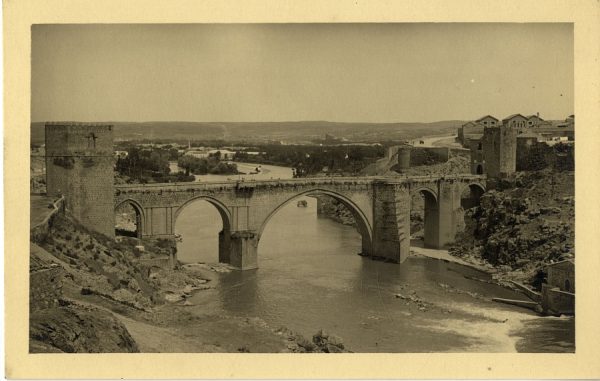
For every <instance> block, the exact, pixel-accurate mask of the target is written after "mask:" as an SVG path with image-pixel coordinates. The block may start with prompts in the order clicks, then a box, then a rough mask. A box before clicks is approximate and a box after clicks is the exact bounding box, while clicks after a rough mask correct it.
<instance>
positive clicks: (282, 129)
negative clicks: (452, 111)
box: [31, 120, 465, 144]
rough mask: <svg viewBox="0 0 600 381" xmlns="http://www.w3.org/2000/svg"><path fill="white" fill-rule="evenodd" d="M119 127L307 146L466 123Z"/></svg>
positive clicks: (136, 134) (161, 135)
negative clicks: (326, 139)
mask: <svg viewBox="0 0 600 381" xmlns="http://www.w3.org/2000/svg"><path fill="white" fill-rule="evenodd" d="M107 123H110V124H113V125H114V126H115V139H117V140H134V139H151V140H187V139H191V140H212V139H223V140H226V141H252V142H261V141H268V140H283V141H287V142H306V141H310V140H312V139H316V138H323V137H324V136H325V134H326V133H327V134H331V135H334V136H336V137H339V138H342V137H343V138H346V139H348V140H349V141H354V142H377V141H381V140H396V139H413V138H417V137H420V136H425V135H437V134H446V133H450V132H456V129H457V128H458V127H460V126H461V125H462V124H464V123H465V122H464V121H460V120H449V121H441V122H433V123H339V122H326V121H302V122H139V123H136V122H107ZM31 142H32V143H36V144H42V143H43V142H44V122H36V123H32V124H31Z"/></svg>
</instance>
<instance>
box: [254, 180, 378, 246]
mask: <svg viewBox="0 0 600 381" xmlns="http://www.w3.org/2000/svg"><path fill="white" fill-rule="evenodd" d="M318 195H324V196H329V197H332V198H334V199H335V200H337V201H338V202H340V203H342V204H343V205H344V206H345V207H346V208H347V209H348V210H349V211H350V213H352V216H353V217H354V220H355V221H356V226H357V228H358V232H359V233H360V235H361V237H362V253H361V254H362V255H369V254H371V252H372V247H373V227H372V226H371V224H370V223H369V219H368V218H367V216H366V214H365V213H364V211H363V210H361V208H360V207H359V206H358V205H356V203H354V202H353V201H352V200H351V199H349V198H348V197H346V196H344V195H342V194H340V193H338V192H334V191H331V190H327V189H320V188H316V189H311V190H307V191H303V192H300V193H297V194H294V195H293V196H291V197H289V198H288V199H286V200H285V201H283V202H282V203H280V204H279V205H277V207H275V208H274V209H273V210H272V211H271V212H270V213H269V214H268V215H267V217H266V218H265V220H264V221H263V222H262V224H261V226H260V228H259V229H258V231H257V243H258V242H259V241H260V237H261V236H262V233H263V231H264V229H265V227H266V226H267V224H268V223H269V220H270V219H271V218H272V217H273V216H274V215H275V214H277V212H278V211H279V210H280V209H281V208H283V207H284V206H285V205H287V204H289V203H290V202H292V201H293V200H295V199H298V198H300V197H305V196H318Z"/></svg>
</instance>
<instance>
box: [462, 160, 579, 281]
mask: <svg viewBox="0 0 600 381" xmlns="http://www.w3.org/2000/svg"><path fill="white" fill-rule="evenodd" d="M465 223H466V229H465V231H464V232H463V233H461V234H459V235H458V236H457V241H456V244H455V245H454V246H453V248H452V249H451V251H450V252H451V254H453V255H455V256H459V257H461V258H463V259H466V260H471V261H475V262H478V261H480V260H484V261H486V262H488V263H490V264H492V265H494V266H495V267H496V268H497V269H498V271H499V273H498V275H497V277H498V278H500V279H515V280H519V281H523V282H528V283H530V284H532V285H534V286H538V285H539V282H540V277H541V276H543V274H541V273H539V270H541V269H542V268H543V266H544V265H545V264H548V263H551V262H553V261H559V260H562V259H567V258H573V257H574V255H575V243H574V240H575V226H574V225H575V199H574V172H552V171H550V170H544V171H537V172H518V173H516V174H515V175H514V176H513V177H512V178H511V179H509V180H506V181H502V182H500V183H499V184H498V188H497V189H496V190H492V191H489V192H486V193H485V194H484V195H483V196H482V198H481V204H480V206H478V207H476V208H473V209H470V210H467V211H466V216H465Z"/></svg>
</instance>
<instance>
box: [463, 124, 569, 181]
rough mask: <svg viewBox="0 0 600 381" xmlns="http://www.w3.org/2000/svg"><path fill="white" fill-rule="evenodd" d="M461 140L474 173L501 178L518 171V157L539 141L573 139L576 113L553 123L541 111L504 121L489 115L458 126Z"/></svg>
mask: <svg viewBox="0 0 600 381" xmlns="http://www.w3.org/2000/svg"><path fill="white" fill-rule="evenodd" d="M458 140H459V141H460V143H461V144H462V145H463V146H464V147H467V148H469V149H470V150H471V173H473V174H484V173H485V174H487V175H489V176H490V177H499V176H502V175H504V174H508V173H512V172H515V170H516V169H515V168H516V158H517V156H519V155H520V154H521V153H523V152H525V151H526V150H528V149H530V148H531V147H533V146H534V145H535V144H537V143H540V142H542V143H545V144H548V145H554V144H557V143H569V142H573V141H574V140H575V116H574V115H570V116H568V117H567V118H566V119H565V121H564V122H560V123H558V122H556V123H552V122H549V121H545V120H544V119H542V118H541V117H540V115H539V114H535V115H529V116H523V115H522V114H513V115H510V116H507V117H506V118H504V119H502V121H501V122H500V121H499V120H498V119H496V118H495V117H493V116H491V115H486V116H484V117H481V118H479V119H477V120H475V121H470V122H467V123H465V124H464V125H462V126H461V127H460V128H459V129H458Z"/></svg>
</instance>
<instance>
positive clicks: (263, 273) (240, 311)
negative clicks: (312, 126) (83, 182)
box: [176, 166, 575, 352]
mask: <svg viewBox="0 0 600 381" xmlns="http://www.w3.org/2000/svg"><path fill="white" fill-rule="evenodd" d="M264 167H272V166H263V168H264ZM277 168H278V167H275V168H274V170H273V168H269V169H270V170H273V171H271V173H277V174H279V173H281V174H280V175H279V176H280V177H281V178H284V177H283V176H284V173H289V175H290V177H291V170H290V169H289V168H285V169H281V172H277V171H279V170H278V169H277ZM279 168H281V167H279ZM288 171H289V172H288ZM267 175H268V174H263V176H267ZM208 176H214V175H208ZM223 177H226V176H219V178H220V179H221V180H222V179H223ZM200 181H202V179H200ZM300 199H304V200H306V201H307V204H308V205H307V207H305V208H304V207H298V206H297V204H296V200H294V201H292V202H290V203H289V204H288V205H287V206H285V207H283V208H281V209H280V211H279V212H278V213H277V214H276V215H275V216H274V217H273V218H272V219H271V220H270V222H269V224H268V225H267V227H266V228H265V231H264V232H263V235H262V238H261V240H260V243H259V246H258V261H259V267H260V268H259V269H257V270H250V271H244V272H239V271H233V272H229V273H213V275H211V277H212V278H213V279H212V281H211V284H212V285H213V286H214V288H212V289H209V290H204V291H199V292H198V293H196V294H194V296H193V297H192V298H191V299H190V302H191V303H193V304H194V306H191V307H189V308H190V309H191V311H196V312H197V313H198V314H206V313H207V312H210V313H215V314H222V315H229V316H239V317H259V318H261V319H263V320H264V321H266V322H267V323H268V324H269V326H271V327H274V328H276V327H279V326H283V327H287V328H289V329H292V330H293V331H296V332H298V333H301V334H303V335H304V336H306V337H309V338H310V337H312V335H313V334H314V333H316V332H317V331H318V330H319V329H324V330H326V331H328V332H330V333H333V334H335V335H337V336H340V337H341V338H342V339H343V342H344V343H345V344H346V346H347V348H349V349H350V350H352V351H354V352H516V351H518V352H573V351H574V350H575V346H574V330H575V328H574V325H575V322H574V319H573V318H555V317H539V316H537V315H536V314H534V313H532V312H530V311H528V310H526V309H521V308H518V307H512V306H507V305H502V304H498V303H495V302H492V301H491V298H492V297H504V298H513V299H525V300H526V298H525V297H523V296H522V295H520V294H518V293H515V292H513V291H510V290H507V289H504V288H502V287H500V286H497V285H493V284H489V283H484V282H480V281H476V280H472V279H467V278H465V275H467V276H469V277H476V278H479V279H483V280H486V279H489V275H487V274H484V273H481V272H479V271H476V270H473V269H471V268H467V267H464V266H460V265H457V264H453V263H446V262H444V261H440V260H436V259H429V258H422V257H410V258H409V259H407V260H406V261H405V262H404V263H402V264H401V265H397V264H391V263H383V262H378V261H373V260H370V259H368V258H363V257H360V256H358V255H357V253H358V252H359V251H360V247H361V237H360V235H359V234H358V233H357V232H356V230H355V229H354V228H353V227H350V226H344V225H341V224H338V223H336V222H333V221H331V220H329V219H326V218H319V217H318V216H317V211H316V200H315V199H313V198H310V197H305V198H300ZM300 199H298V200H300ZM221 227H222V222H221V217H220V216H219V213H218V212H217V210H216V209H215V208H214V207H213V206H212V205H210V204H208V203H207V202H205V201H197V202H195V203H193V204H190V206H188V207H187V208H186V209H185V210H184V211H183V212H182V213H181V215H180V216H179V218H178V219H177V225H176V232H177V233H178V234H181V235H182V237H183V241H182V242H181V243H179V244H178V254H177V255H178V259H179V260H180V261H182V262H186V263H194V262H203V263H216V262H217V261H218V254H217V253H218V241H217V235H218V232H219V231H220V230H221ZM411 296H412V300H411ZM403 297H404V298H403ZM251 344H252V343H249V345H250V346H251Z"/></svg>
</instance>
